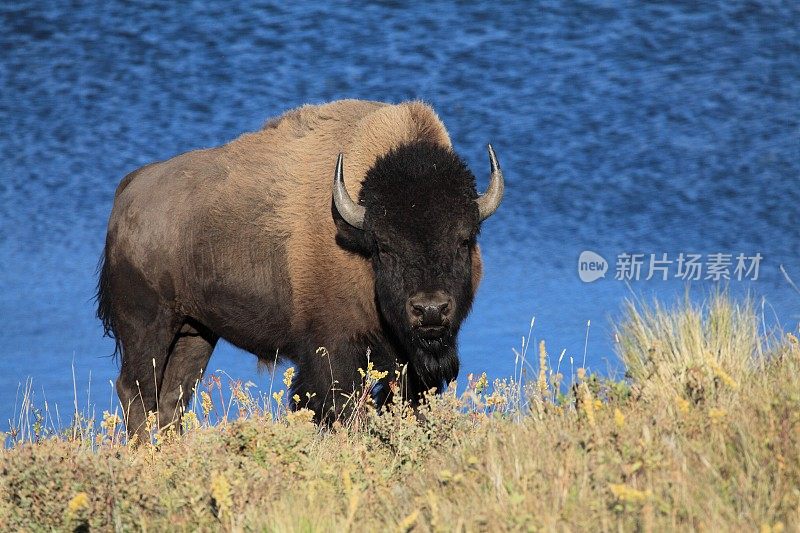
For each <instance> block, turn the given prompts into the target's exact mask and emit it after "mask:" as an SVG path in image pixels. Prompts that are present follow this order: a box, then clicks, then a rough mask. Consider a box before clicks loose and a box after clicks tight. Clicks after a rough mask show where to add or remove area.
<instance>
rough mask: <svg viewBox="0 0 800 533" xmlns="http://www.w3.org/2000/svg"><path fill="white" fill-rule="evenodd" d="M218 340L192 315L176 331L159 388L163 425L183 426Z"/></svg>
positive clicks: (163, 426)
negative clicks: (183, 420)
mask: <svg viewBox="0 0 800 533" xmlns="http://www.w3.org/2000/svg"><path fill="white" fill-rule="evenodd" d="M217 340H219V337H218V336H217V335H215V334H214V333H212V332H211V330H209V329H208V328H206V327H205V326H203V325H202V324H200V323H198V322H196V321H194V320H192V319H187V320H186V321H185V322H184V324H183V325H182V326H181V328H180V330H179V331H178V333H177V334H176V335H175V338H174V339H173V342H172V347H171V349H170V353H169V357H168V358H167V364H166V367H165V368H164V375H163V377H162V379H161V387H160V388H159V391H158V409H159V424H160V426H161V428H169V427H171V428H173V429H174V430H175V431H176V432H178V431H179V430H180V421H181V417H182V416H183V412H184V410H185V409H186V405H187V404H188V403H189V400H190V399H191V397H192V394H193V393H194V392H195V389H196V387H197V384H198V382H199V381H200V380H201V379H202V378H203V373H204V372H205V369H206V365H208V360H209V359H210V358H211V353H212V352H213V351H214V347H215V346H216V344H217Z"/></svg>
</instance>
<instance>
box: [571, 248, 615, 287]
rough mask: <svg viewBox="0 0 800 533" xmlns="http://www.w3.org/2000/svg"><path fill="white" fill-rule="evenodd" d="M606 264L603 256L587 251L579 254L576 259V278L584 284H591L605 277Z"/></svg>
mask: <svg viewBox="0 0 800 533" xmlns="http://www.w3.org/2000/svg"><path fill="white" fill-rule="evenodd" d="M607 271H608V262H606V260H605V259H603V256H602V255H600V254H596V253H594V252H591V251H589V250H585V251H583V252H581V256H580V257H579V258H578V277H580V278H581V281H582V282H584V283H591V282H593V281H596V280H598V279H600V278H604V277H606V272H607Z"/></svg>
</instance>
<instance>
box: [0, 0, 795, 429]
mask: <svg viewBox="0 0 800 533" xmlns="http://www.w3.org/2000/svg"><path fill="white" fill-rule="evenodd" d="M0 48H1V49H2V50H3V52H2V56H0V124H2V131H1V133H2V134H1V135H0V320H2V324H3V326H4V328H3V331H4V335H3V337H4V338H3V340H2V342H0V360H1V361H2V363H3V372H2V374H0V428H2V429H5V427H6V420H8V419H9V418H11V417H12V416H14V412H15V407H14V406H15V403H16V404H17V406H18V405H19V403H20V398H19V395H20V393H21V389H22V387H23V386H24V383H25V381H26V379H27V378H29V377H30V378H31V379H32V383H33V391H34V395H35V399H36V401H37V403H39V404H41V403H42V402H43V401H44V400H45V399H46V400H47V401H48V403H49V405H50V407H51V409H52V408H53V407H52V406H53V405H54V404H56V403H57V404H58V405H59V406H60V412H61V414H62V420H64V421H65V420H66V419H68V418H69V417H68V416H64V415H65V414H66V413H69V412H70V410H71V406H72V402H73V396H74V393H73V383H74V384H75V391H76V393H77V398H78V400H79V401H80V402H81V405H82V406H83V405H86V404H87V403H95V402H97V408H98V409H99V410H102V409H105V408H108V407H107V406H108V405H109V404H110V401H111V397H112V391H111V387H110V385H109V380H113V379H115V378H116V373H117V366H116V363H115V362H114V360H113V359H112V358H110V357H108V356H109V354H110V353H111V352H112V351H113V342H112V341H111V340H109V339H107V338H103V337H102V330H101V327H100V323H99V321H98V320H97V319H96V318H95V316H94V314H95V305H94V302H93V293H94V290H95V283H96V276H95V269H96V265H97V261H98V259H99V257H100V253H101V250H102V247H103V241H104V237H105V225H106V223H107V220H108V215H109V213H110V210H111V205H112V200H113V193H114V189H115V187H116V185H117V183H118V182H119V180H120V179H121V178H122V177H123V176H124V175H125V174H127V173H128V172H130V171H132V170H134V169H136V168H138V167H139V166H141V165H144V164H146V163H149V162H152V161H155V160H163V159H167V158H169V157H171V156H173V155H176V154H178V153H181V152H185V151H187V150H191V149H194V148H201V147H209V146H214V145H219V144H222V143H224V142H227V141H229V140H231V139H233V138H235V137H236V136H238V135H239V134H241V133H242V132H245V131H250V130H255V129H258V128H260V127H261V125H262V124H263V123H264V122H265V121H266V120H267V119H268V118H269V117H272V116H275V115H278V114H280V113H282V112H283V111H285V110H287V109H290V108H293V107H296V106H299V105H301V104H303V103H321V102H325V101H330V100H335V99H339V98H365V99H372V100H383V101H389V102H399V101H402V100H407V99H423V100H425V101H427V102H429V103H430V104H432V105H433V106H434V108H435V109H436V110H437V112H438V113H439V115H440V116H441V118H442V120H443V121H444V123H445V125H446V126H447V127H448V129H449V131H450V134H451V137H452V140H453V143H454V145H455V147H456V150H457V151H458V152H459V153H460V154H461V155H462V156H463V157H464V158H465V160H466V161H467V162H468V163H469V165H470V167H471V168H472V169H473V171H474V172H475V174H476V176H478V179H479V189H481V190H482V189H483V188H484V187H485V186H486V180H487V178H488V161H487V156H486V152H485V144H486V143H487V142H491V143H493V145H494V147H495V149H496V150H497V153H498V157H499V158H500V162H501V165H502V167H503V170H504V173H505V175H506V181H507V186H506V197H505V200H504V203H503V205H502V206H501V208H500V210H499V211H498V213H497V214H496V215H495V216H494V217H492V218H491V219H489V220H488V221H487V222H486V223H485V224H484V226H483V229H482V234H481V236H480V244H481V246H482V248H483V251H484V263H485V278H484V281H483V284H482V285H481V287H480V289H479V292H478V296H477V298H476V301H475V306H474V311H473V313H472V315H471V316H470V318H469V319H468V321H467V323H466V324H465V326H464V328H463V330H462V334H461V337H460V346H461V356H462V373H461V379H462V380H463V378H464V376H465V375H466V373H468V372H481V371H486V372H487V373H488V374H489V375H490V376H491V377H504V376H508V375H511V374H512V373H513V372H514V365H515V362H514V353H513V351H512V348H515V347H516V348H519V346H520V343H521V339H522V336H523V335H528V330H529V326H530V322H531V319H532V317H535V323H534V326H533V329H532V336H533V338H534V339H535V340H536V341H538V340H539V339H545V340H546V342H547V346H548V350H549V351H550V353H551V356H552V357H553V359H554V360H555V358H556V357H557V356H558V355H559V354H560V353H561V352H562V350H564V351H565V352H564V353H565V362H564V365H566V361H567V360H568V358H569V357H573V358H574V360H575V366H577V365H578V363H579V362H580V363H581V364H582V362H583V358H584V356H585V357H586V361H587V364H588V366H589V367H590V368H592V369H594V370H597V371H600V372H603V373H607V372H618V371H619V368H620V365H619V362H618V361H617V360H616V358H615V356H614V346H613V327H612V321H613V320H614V319H615V317H619V314H620V310H621V305H622V302H623V300H624V299H625V298H629V297H639V298H643V299H644V300H645V301H647V300H650V299H652V298H653V297H658V298H661V299H664V300H665V301H667V302H672V301H674V300H675V299H676V298H679V297H680V296H681V295H682V294H683V293H684V292H685V291H686V290H688V291H689V292H690V295H691V297H693V298H695V299H697V298H701V297H702V296H703V294H705V293H706V292H707V291H709V290H712V289H713V287H714V286H716V285H723V286H727V287H728V288H729V290H730V291H731V292H732V293H733V294H734V295H736V296H742V295H744V294H747V293H749V294H750V295H752V297H753V298H754V299H755V301H756V303H757V305H758V309H759V312H763V314H764V318H765V323H766V324H768V325H769V324H772V325H778V326H781V327H783V328H785V329H787V330H796V328H797V327H798V322H799V321H800V294H798V293H797V292H795V291H794V290H793V289H792V288H791V287H790V285H789V284H788V282H787V281H786V279H785V278H784V275H783V274H782V272H781V270H780V266H781V265H783V267H784V269H785V270H786V272H787V273H788V274H789V275H790V276H792V277H793V278H794V280H795V282H796V283H798V284H800V231H798V229H799V228H800V179H798V177H799V176H800V103H799V102H800V4H798V3H796V2H777V1H774V2H771V1H756V2H747V3H740V2H719V3H702V5H701V4H699V3H695V2H679V3H673V2H666V3H660V2H653V3H648V4H646V5H641V4H639V3H635V2H630V3H628V2H591V3H588V2H587V3H564V4H562V3H559V2H541V3H538V4H537V5H536V6H533V5H531V4H529V3H525V2H519V3H507V4H506V3H503V4H502V5H498V4H494V3H493V4H489V3H486V4H481V3H473V4H468V3H461V2H431V3H426V6H425V7H424V8H423V9H418V8H409V7H406V6H405V3H403V2H380V3H376V4H372V5H360V6H358V7H353V6H352V5H350V4H348V5H345V3H339V2H311V3H304V4H303V5H300V4H299V3H297V4H295V3H291V4H288V3H279V4H274V5H273V4H263V3H259V2H226V3H224V4H220V5H217V6H211V5H208V4H207V3H205V2H173V3H166V4H156V3H150V2H138V3H136V5H133V3H131V4H127V3H126V4H121V3H117V2H102V3H86V4H72V5H70V4H69V3H66V2H65V3H56V2H33V1H16V2H8V1H5V2H2V5H0ZM585 251H590V252H594V255H591V254H590V255H587V256H585V258H586V261H584V262H585V263H586V264H585V265H584V266H585V267H586V268H585V269H584V270H583V271H582V272H580V276H579V261H578V259H579V257H580V256H581V254H582V252H585ZM638 254H642V255H641V256H639V255H638ZM651 254H654V255H653V256H652V257H651ZM664 254H666V256H665V255H664ZM681 254H683V256H681ZM690 254H698V255H699V257H697V258H695V261H694V264H699V265H700V266H701V271H700V275H699V277H700V279H699V280H686V279H683V277H689V278H692V277H694V275H693V274H692V273H691V272H689V273H690V274H692V275H690V276H685V274H686V273H687V268H686V267H687V265H688V260H689V259H690ZM740 256H741V261H739V258H740ZM680 257H682V260H681V261H680V262H679V258H680ZM756 257H760V259H758V260H756V259H753V258H756ZM654 259H655V262H654V261H653V260H654ZM604 262H605V268H606V271H605V274H604V277H600V278H599V279H595V280H594V281H582V278H584V279H588V278H589V277H594V276H595V275H597V274H598V273H599V274H602V273H603V263H604ZM740 262H741V263H742V264H741V265H740V264H739V263H740ZM590 263H591V265H590ZM755 263H757V266H758V272H757V275H756V272H755V270H754V267H755V266H756V265H755ZM626 265H627V266H626ZM714 265H716V266H714ZM629 267H630V268H629ZM636 267H638V268H640V269H641V270H640V271H639V272H638V276H637V275H635V274H637V272H636ZM737 267H740V268H737ZM651 268H653V269H654V270H653V272H652V274H653V275H652V277H651V279H649V280H647V279H645V278H647V277H648V276H649V275H650V274H651V272H650V269H651ZM715 272H716V274H715ZM723 273H725V274H727V276H728V277H729V278H730V279H729V280H728V281H725V277H724V276H723V275H722V274H723ZM679 274H684V276H679ZM664 276H666V277H667V280H664V279H663V277H664ZM617 277H621V278H625V279H616V278H617ZM637 277H638V278H639V279H638V280H637V279H636V278H637ZM706 277H710V279H708V280H706V279H705V278H706ZM754 277H755V278H756V279H753V278H754ZM715 278H719V281H716V280H715ZM739 278H741V280H740V279H739ZM589 322H590V323H591V325H590V326H589V327H588V328H587V323H589ZM587 331H588V337H587ZM585 347H586V348H585ZM73 365H74V374H75V380H74V382H73ZM562 368H563V366H562ZM209 369H210V370H216V369H223V370H225V371H226V372H227V373H228V374H229V375H231V376H233V377H235V378H241V379H244V380H252V381H254V382H255V383H256V384H258V385H259V386H261V387H262V388H267V387H268V383H269V379H270V377H269V375H267V374H258V373H257V372H256V364H255V358H254V357H252V356H250V355H249V354H246V353H243V352H240V351H239V350H237V349H235V348H233V347H231V346H230V345H222V346H220V347H218V349H217V351H216V352H215V354H214V356H213V358H212V360H211V363H210V364H209ZM89 394H90V396H89ZM17 408H18V407H17Z"/></svg>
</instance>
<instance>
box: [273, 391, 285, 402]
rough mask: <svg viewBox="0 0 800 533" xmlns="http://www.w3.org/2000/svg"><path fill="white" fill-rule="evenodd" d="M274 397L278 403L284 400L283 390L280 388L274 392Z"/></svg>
mask: <svg viewBox="0 0 800 533" xmlns="http://www.w3.org/2000/svg"><path fill="white" fill-rule="evenodd" d="M272 399H273V400H275V401H276V402H277V403H281V402H282V401H283V390H279V391H278V392H273V393H272Z"/></svg>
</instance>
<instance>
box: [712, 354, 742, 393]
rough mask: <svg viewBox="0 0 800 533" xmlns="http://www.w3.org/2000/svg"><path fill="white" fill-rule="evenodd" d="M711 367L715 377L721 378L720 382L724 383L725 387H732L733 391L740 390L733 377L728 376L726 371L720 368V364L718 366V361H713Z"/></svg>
mask: <svg viewBox="0 0 800 533" xmlns="http://www.w3.org/2000/svg"><path fill="white" fill-rule="evenodd" d="M710 366H711V370H713V371H714V375H715V376H716V377H717V378H719V380H720V381H721V382H722V383H724V384H725V385H727V386H728V387H730V388H731V389H733V390H736V389H738V388H739V384H738V383H736V381H735V380H734V379H733V378H732V377H731V375H730V374H728V373H727V372H725V370H724V369H723V368H722V367H721V366H719V364H717V362H716V361H713V360H712V361H711V363H710Z"/></svg>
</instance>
